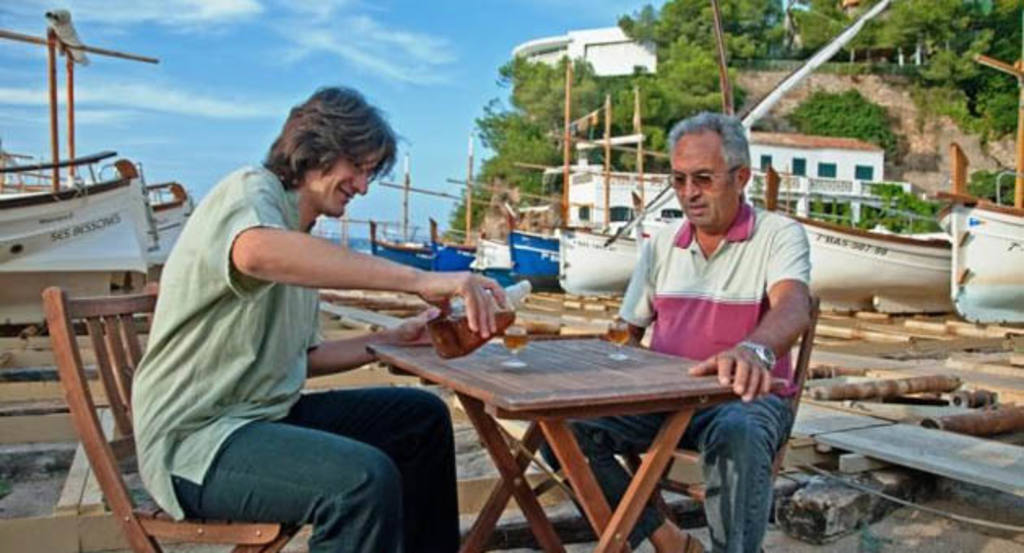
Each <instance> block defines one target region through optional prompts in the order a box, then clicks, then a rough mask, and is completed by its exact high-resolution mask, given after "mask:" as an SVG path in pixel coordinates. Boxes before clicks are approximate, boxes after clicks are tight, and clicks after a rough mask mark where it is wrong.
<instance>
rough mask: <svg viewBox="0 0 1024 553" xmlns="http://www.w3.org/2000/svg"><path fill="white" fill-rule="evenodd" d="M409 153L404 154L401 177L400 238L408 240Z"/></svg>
mask: <svg viewBox="0 0 1024 553" xmlns="http://www.w3.org/2000/svg"><path fill="white" fill-rule="evenodd" d="M409 184H410V178H409V154H405V177H404V178H403V179H402V188H403V189H404V191H403V193H402V240H404V241H406V242H408V241H409Z"/></svg>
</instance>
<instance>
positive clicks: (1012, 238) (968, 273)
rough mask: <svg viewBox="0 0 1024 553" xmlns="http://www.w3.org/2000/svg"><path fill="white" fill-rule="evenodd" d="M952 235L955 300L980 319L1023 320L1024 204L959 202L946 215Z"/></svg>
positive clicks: (964, 312) (974, 319)
mask: <svg viewBox="0 0 1024 553" xmlns="http://www.w3.org/2000/svg"><path fill="white" fill-rule="evenodd" d="M941 217H942V222H943V226H945V227H946V228H948V229H949V232H950V236H951V237H952V240H953V260H952V271H951V272H950V276H949V278H950V287H951V296H952V300H953V305H954V306H955V307H956V312H957V313H958V314H959V315H960V316H961V317H963V318H965V319H967V320H969V321H972V322H976V323H1024V210H1022V209H1016V208H1013V207H1007V206H999V205H995V204H991V203H988V202H985V201H974V202H971V201H962V202H956V203H954V204H953V205H952V206H950V208H949V209H947V210H946V211H945V212H944V213H943V214H942V215H941Z"/></svg>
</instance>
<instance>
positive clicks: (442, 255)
mask: <svg viewBox="0 0 1024 553" xmlns="http://www.w3.org/2000/svg"><path fill="white" fill-rule="evenodd" d="M433 248H434V261H433V264H432V266H431V270H434V271H441V272H447V271H468V270H469V265H470V264H471V263H473V258H474V257H476V250H474V249H470V248H456V247H454V246H446V245H443V244H437V243H435V244H434V245H433Z"/></svg>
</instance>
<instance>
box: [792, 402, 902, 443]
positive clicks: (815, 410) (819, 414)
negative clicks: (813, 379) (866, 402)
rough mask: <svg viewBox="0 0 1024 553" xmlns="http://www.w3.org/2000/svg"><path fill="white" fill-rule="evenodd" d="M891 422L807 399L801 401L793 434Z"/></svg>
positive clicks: (822, 432) (801, 434) (803, 434)
mask: <svg viewBox="0 0 1024 553" xmlns="http://www.w3.org/2000/svg"><path fill="white" fill-rule="evenodd" d="M891 424H892V423H891V422H889V421H885V420H881V419H877V418H874V417H870V416H867V415H858V414H854V413H848V412H843V411H839V410H836V409H829V408H827V407H822V406H820V405H818V404H816V403H815V402H812V401H811V400H805V401H803V402H801V404H800V410H799V411H798V412H797V414H796V422H795V423H794V424H793V435H794V436H811V437H817V436H819V435H821V434H828V433H832V432H845V431H847V430H855V429H859V428H871V427H875V426H888V425H891Z"/></svg>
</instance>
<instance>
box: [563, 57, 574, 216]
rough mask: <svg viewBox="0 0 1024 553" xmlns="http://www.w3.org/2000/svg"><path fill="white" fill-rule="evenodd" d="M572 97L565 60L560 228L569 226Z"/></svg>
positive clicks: (569, 69) (568, 64)
mask: <svg viewBox="0 0 1024 553" xmlns="http://www.w3.org/2000/svg"><path fill="white" fill-rule="evenodd" d="M571 97H572V58H570V57H569V56H568V55H566V58H565V128H564V129H563V135H562V226H563V227H564V226H568V225H569V157H570V152H569V146H570V144H569V143H570V140H569V118H570V117H571V116H572V114H571V105H570V98H571Z"/></svg>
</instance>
